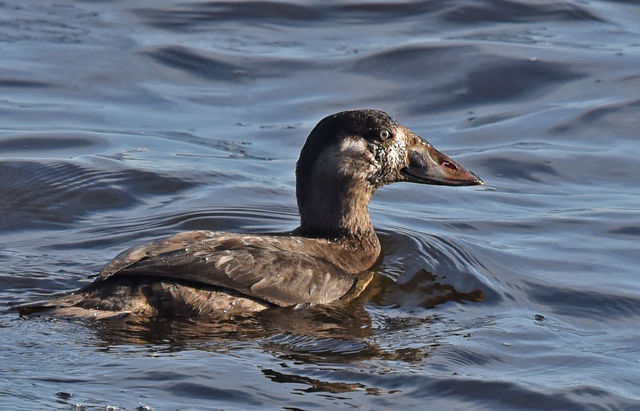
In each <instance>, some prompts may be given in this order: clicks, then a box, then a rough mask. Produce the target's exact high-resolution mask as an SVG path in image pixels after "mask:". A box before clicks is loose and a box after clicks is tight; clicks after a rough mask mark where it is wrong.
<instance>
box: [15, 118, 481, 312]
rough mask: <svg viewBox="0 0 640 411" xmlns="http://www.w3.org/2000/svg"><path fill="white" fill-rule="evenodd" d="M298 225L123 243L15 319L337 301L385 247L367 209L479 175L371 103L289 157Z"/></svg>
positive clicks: (357, 287)
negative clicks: (418, 188)
mask: <svg viewBox="0 0 640 411" xmlns="http://www.w3.org/2000/svg"><path fill="white" fill-rule="evenodd" d="M295 176H296V199H297V205H298V210H299V214H300V225H299V226H298V227H297V228H295V229H294V230H292V231H289V232H285V233H268V234H241V233H229V232H221V231H205V230H197V231H188V232H181V233H178V234H175V235H172V236H169V237H165V238H160V239H157V240H154V241H151V242H148V243H144V244H141V245H137V246H134V247H132V248H129V249H127V250H125V251H123V252H122V253H120V254H119V255H118V256H116V257H115V258H114V259H113V260H112V261H110V262H109V263H107V264H106V265H105V266H104V268H103V269H102V271H101V272H100V273H99V274H98V275H97V277H96V279H95V280H94V281H93V282H92V283H90V284H88V285H86V286H85V287H83V288H81V289H79V290H78V291H75V292H72V293H70V294H66V295H63V296H59V297H56V298H52V299H50V300H46V301H38V302H35V303H29V304H25V305H23V306H20V307H19V312H20V314H22V315H30V314H34V313H43V312H47V313H49V314H51V315H54V316H69V317H85V318H88V317H90V318H111V317H120V316H139V317H146V318H152V317H175V316H186V317H190V318H194V317H195V318H205V317H216V318H221V317H224V318H226V317H230V316H234V315H241V314H242V315H244V314H251V313H256V312H260V311H263V310H267V309H269V308H271V307H300V306H305V305H316V304H322V305H331V304H336V305H339V304H341V303H343V302H345V301H347V302H348V301H350V300H353V298H355V297H357V295H359V293H361V292H362V290H364V289H365V288H366V286H367V285H368V284H369V282H370V281H371V278H372V275H373V274H372V272H373V271H372V267H374V265H375V264H376V262H377V261H378V260H379V259H380V255H381V245H380V241H379V239H378V236H377V235H376V232H375V230H374V227H373V225H372V222H371V218H370V215H369V211H368V207H369V202H370V201H371V199H372V197H373V195H374V192H375V191H376V190H377V189H378V188H380V187H383V186H385V185H388V184H392V183H397V182H409V183H419V184H432V185H444V186H474V185H482V184H484V182H483V181H482V179H480V178H479V177H478V176H477V175H476V174H474V173H472V172H470V171H468V170H466V169H465V168H463V167H462V166H461V165H460V164H458V163H457V162H456V161H454V160H452V159H451V158H449V157H448V156H446V155H445V154H443V153H441V152H440V151H438V150H437V149H436V148H434V147H433V146H432V145H431V144H430V143H429V142H428V141H426V140H425V139H423V138H421V137H420V136H418V135H417V134H415V133H414V132H412V131H411V130H409V129H408V128H407V127H405V126H403V125H402V124H400V123H398V122H397V121H395V120H394V119H393V118H391V117H390V116H389V115H388V114H387V113H385V112H383V111H379V110H371V109H363V110H350V111H342V112H339V113H336V114H332V115H329V116H327V117H325V118H323V119H322V120H321V121H320V122H318V124H317V125H316V126H315V127H314V128H313V129H312V130H311V132H310V134H309V135H308V137H307V139H306V141H305V143H304V145H303V147H302V150H301V152H300V156H299V159H298V161H297V163H296V170H295Z"/></svg>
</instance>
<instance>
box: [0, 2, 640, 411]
mask: <svg viewBox="0 0 640 411" xmlns="http://www.w3.org/2000/svg"><path fill="white" fill-rule="evenodd" d="M638 22H640V4H638V3H637V2H636V1H633V0H627V1H623V0H619V1H596V0H585V1H555V0H550V1H544V2H538V1H533V0H531V1H527V0H520V1H510V0H481V1H476V0H460V1H445V0H438V1H426V2H403V3H397V2H388V3H384V2H359V1H342V2H333V1H332V2H324V1H317V2H306V1H305V2H282V3H280V2H260V1H252V2H189V3H185V2H177V1H173V2H172V1H146V2H145V1H140V2H93V1H85V2H73V3H71V2H59V3H58V2H51V1H39V2H37V3H36V2H23V1H16V0H9V1H8V2H7V1H5V2H2V3H0V304H1V306H0V329H1V330H0V343H1V345H2V350H0V404H2V407H6V408H8V409H19V408H21V409H34V408H46V409H51V408H60V409H69V408H70V407H88V408H92V407H94V408H96V409H104V407H106V406H111V407H114V408H115V407H117V408H126V409H135V408H136V407H142V408H144V409H149V408H153V409H177V408H180V409H209V408H215V407H219V408H226V409H229V408H231V409H233V408H239V409H242V408H271V409H278V408H283V407H295V408H301V409H327V408H342V409H344V408H351V407H356V408H358V407H360V408H363V409H401V408H407V409H408V408H417V407H419V408H423V407H425V406H428V407H430V408H433V409H441V408H448V409H460V408H475V409H485V408H489V409H502V408H543V409H558V408H562V409H581V408H596V409H600V408H611V409H631V408H640V384H638V381H640V343H639V341H640V328H639V327H638V324H639V321H640V269H639V268H638V267H640V264H639V263H640V245H639V244H640V241H639V240H640V184H638V176H640V160H638V159H639V158H640V143H638V137H639V134H640V120H639V119H640V93H639V90H640V23H638ZM365 107H366V108H376V109H382V110H385V111H387V112H388V113H390V114H391V115H392V116H394V117H395V118H396V119H397V120H399V121H401V122H402V123H404V124H405V125H407V126H408V127H410V128H411V129H412V130H414V131H416V132H417V133H419V134H420V135H422V136H423V137H425V138H427V139H429V140H430V141H431V142H432V143H434V145H435V146H436V147H438V148H440V149H441V150H442V151H443V152H445V153H447V154H450V155H451V156H452V157H454V158H455V159H457V160H459V161H460V162H461V163H462V164H463V165H465V166H466V167H468V168H469V169H471V170H473V171H475V172H476V173H477V174H478V175H480V176H481V177H482V178H483V179H484V180H485V181H486V182H487V186H486V187H483V188H443V187H431V186H417V185H410V184H397V185H394V186H391V187H386V188H384V189H382V190H380V191H379V192H378V193H377V194H376V197H375V198H374V201H373V202H372V205H371V213H372V216H373V220H374V223H375V225H376V228H377V230H378V233H379V235H380V237H381V240H382V243H383V247H384V261H383V263H382V264H381V265H380V266H379V267H378V269H377V278H376V280H375V282H374V284H373V285H372V286H371V289H370V290H369V293H368V294H367V295H365V296H364V298H363V299H362V301H360V302H359V303H358V304H355V305H354V306H353V307H350V309H349V310H344V311H341V310H338V311H336V310H325V309H322V308H317V309H314V310H303V311H292V310H276V311H275V312H271V313H268V314H265V315H262V316H259V317H257V318H248V319H242V320H241V319H238V320H237V321H231V322H220V323H210V324H199V323H180V322H166V321H150V322H145V323H135V322H124V321H120V322H118V321H115V322H89V323H82V322H74V321H66V320H59V319H47V318H40V319H23V318H20V317H18V316H17V315H16V313H15V312H13V311H11V310H10V307H11V306H14V305H16V304H19V303H25V302H29V301H33V300H36V299H40V298H44V297H47V296H50V295H52V294H55V293H61V292H66V291H70V290H73V289H76V288H78V287H80V286H82V285H83V284H86V283H87V282H89V281H91V275H92V274H94V273H96V272H97V271H98V270H99V269H100V268H101V267H102V265H103V264H105V263H106V262H107V261H109V260H110V259H111V258H113V257H114V256H115V255H116V254H117V253H118V252H120V251H122V250H124V249H125V248H127V247H129V246H132V245H134V244H137V243H139V242H142V241H146V240H150V239H153V238H156V237H159V236H162V235H169V234H172V233H176V232H179V231H183V230H191V229H216V230H227V231H241V232H265V231H284V230H289V229H291V228H293V227H295V226H296V224H297V222H298V217H297V210H296V205H295V199H294V176H293V167H294V164H295V160H296V158H297V155H298V152H299V149H300V147H301V146H302V143H303V142H304V139H305V138H306V135H307V133H308V131H309V130H310V129H311V128H312V127H313V125H314V124H315V123H316V122H317V121H318V120H319V119H321V118H322V117H324V116H326V115H328V114H331V113H334V112H337V111H340V110H344V109H353V108H365ZM145 407H146V408H145Z"/></svg>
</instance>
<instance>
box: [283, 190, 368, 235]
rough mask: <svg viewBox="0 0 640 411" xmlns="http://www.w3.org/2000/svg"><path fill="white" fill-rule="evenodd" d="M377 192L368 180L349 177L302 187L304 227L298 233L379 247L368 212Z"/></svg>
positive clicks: (301, 214)
mask: <svg viewBox="0 0 640 411" xmlns="http://www.w3.org/2000/svg"><path fill="white" fill-rule="evenodd" d="M309 183H314V182H313V181H310V182H309ZM374 190H375V188H374V187H372V186H371V185H370V184H369V183H368V182H366V181H356V180H354V179H353V178H351V179H349V178H346V177H342V178H336V179H334V180H333V181H331V180H329V181H327V179H323V181H319V182H317V183H316V184H298V186H297V192H296V194H297V198H298V208H299V210H300V227H298V228H297V229H296V231H295V233H296V234H297V235H302V236H306V237H319V238H327V239H344V240H347V241H349V242H356V243H360V242H362V243H364V244H365V245H372V246H375V245H378V246H379V242H378V238H377V236H376V234H375V231H374V229H373V225H372V224H371V218H370V217H369V210H368V207H369V201H371V197H372V196H373V192H374Z"/></svg>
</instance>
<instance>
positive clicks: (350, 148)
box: [340, 138, 367, 154]
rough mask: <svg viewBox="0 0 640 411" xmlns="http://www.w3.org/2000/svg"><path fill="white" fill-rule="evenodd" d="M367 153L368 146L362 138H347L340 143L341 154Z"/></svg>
mask: <svg viewBox="0 0 640 411" xmlns="http://www.w3.org/2000/svg"><path fill="white" fill-rule="evenodd" d="M366 151H367V145H366V144H365V142H364V140H362V139H361V138H345V139H344V140H343V141H342V143H340V152H341V153H343V154H362V153H365V152H366Z"/></svg>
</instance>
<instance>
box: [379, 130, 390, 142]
mask: <svg viewBox="0 0 640 411" xmlns="http://www.w3.org/2000/svg"><path fill="white" fill-rule="evenodd" d="M389 137H391V132H390V131H389V130H387V129H386V128H383V129H382V130H380V138H381V139H383V140H386V139H388V138H389Z"/></svg>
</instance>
